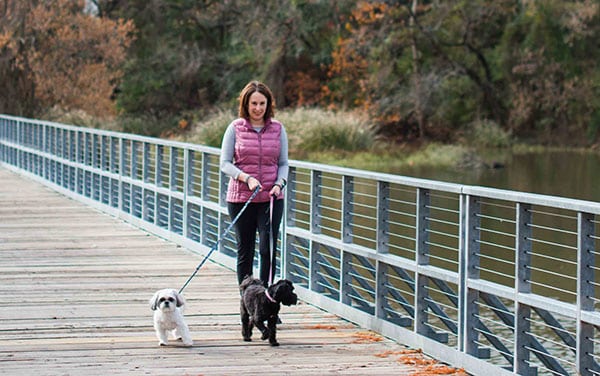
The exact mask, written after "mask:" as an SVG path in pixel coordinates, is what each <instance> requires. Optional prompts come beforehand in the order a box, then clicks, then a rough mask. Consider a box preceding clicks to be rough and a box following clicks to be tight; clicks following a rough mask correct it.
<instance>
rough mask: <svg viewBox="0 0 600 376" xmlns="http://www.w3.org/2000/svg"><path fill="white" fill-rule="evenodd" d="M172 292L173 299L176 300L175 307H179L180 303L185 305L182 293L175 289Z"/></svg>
mask: <svg viewBox="0 0 600 376" xmlns="http://www.w3.org/2000/svg"><path fill="white" fill-rule="evenodd" d="M173 294H175V300H176V301H177V307H181V306H182V305H185V298H184V297H183V295H181V294H180V293H178V292H177V291H176V290H173Z"/></svg>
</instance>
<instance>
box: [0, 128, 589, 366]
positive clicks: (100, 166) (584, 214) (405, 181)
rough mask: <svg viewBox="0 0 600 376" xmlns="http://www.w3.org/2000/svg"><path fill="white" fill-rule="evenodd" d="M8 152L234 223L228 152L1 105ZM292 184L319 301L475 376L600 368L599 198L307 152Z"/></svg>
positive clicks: (26, 163) (66, 176) (161, 209)
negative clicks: (329, 159)
mask: <svg viewBox="0 0 600 376" xmlns="http://www.w3.org/2000/svg"><path fill="white" fill-rule="evenodd" d="M0 164H1V165H2V166H3V167H5V168H9V169H12V170H15V171H19V172H20V173H23V174H26V175H28V176H29V177H31V178H33V179H36V180H38V181H40V182H42V183H44V184H46V185H48V186H50V187H52V188H54V189H56V190H58V191H60V192H62V193H63V194H65V195H68V196H70V197H73V198H75V199H77V200H80V201H83V202H85V203H87V204H89V205H91V206H94V207H96V208H99V209H101V210H103V211H105V212H107V213H110V214H112V215H115V216H117V217H119V218H122V219H124V220H126V221H128V222H131V223H133V224H134V225H136V226H139V227H141V228H143V229H145V230H147V231H149V232H151V233H154V234H156V235H158V236H161V237H164V238H167V239H169V240H172V241H174V242H176V243H178V244H181V245H182V246H185V247H187V248H188V249H190V250H192V251H194V252H198V253H206V252H207V251H208V250H209V249H210V248H211V247H212V246H213V245H214V244H215V242H216V241H217V239H218V236H219V234H221V231H222V229H225V228H226V227H227V225H228V224H229V217H228V215H227V210H226V206H225V192H226V184H227V178H226V177H225V176H224V175H223V174H222V173H221V172H220V170H219V150H218V149H215V148H210V147H204V146H200V145H193V144H186V143H179V142H171V141H166V140H160V139H155V138H148V137H140V136H135V135H130V134H124V133H117V132H108V131H102V130H95V129H89V128H80V127H74V126H68V125H63V124H57V123H51V122H45V121H37V120H30V119H24V118H17V117H11V116H0ZM286 189H287V195H286V215H285V221H284V225H283V231H282V237H281V239H280V242H281V245H282V257H281V266H280V269H279V273H280V275H281V276H284V277H286V278H288V279H291V280H292V281H293V282H294V284H295V285H296V287H297V290H298V292H299V295H300V296H301V297H302V298H303V299H304V300H305V301H307V302H309V303H311V304H314V305H317V306H319V307H322V308H323V309H326V310H328V311H330V312H332V313H334V314H337V315H340V316H342V317H344V318H346V319H348V320H350V321H352V322H355V323H357V324H359V325H361V326H363V327H366V328H369V329H372V330H375V331H377V332H379V333H381V334H383V335H385V336H388V337H390V338H393V339H395V340H398V341H399V342H402V343H405V344H407V345H409V346H412V347H416V348H421V349H422V350H423V351H424V352H425V353H427V354H430V355H432V356H434V357H436V358H438V359H440V360H442V361H445V362H448V363H450V364H452V365H454V366H458V367H462V368H464V369H465V370H466V371H468V372H470V373H472V374H481V375H484V374H486V375H490V374H493V375H499V374H513V373H516V374H521V375H536V374H538V375H539V374H548V375H572V374H581V375H598V374H600V367H599V365H598V356H599V354H597V352H596V351H595V348H596V343H598V338H599V337H598V330H599V327H600V313H599V312H598V306H599V303H600V299H599V297H598V293H597V289H596V287H597V285H598V283H599V282H600V281H599V277H598V274H599V273H598V272H597V269H598V266H597V265H596V263H595V261H596V257H595V256H596V254H597V250H596V248H597V247H596V244H597V240H598V236H597V235H596V234H597V233H598V227H599V226H600V221H598V219H597V215H599V214H600V204H599V203H596V202H588V201H581V200H572V199H564V198H559V197H552V196H543V195H536V194H530V193H522V192H515V191H507V190H498V189H490V188H484V187H477V186H466V185H459V184H449V183H443V182H438V181H432V180H424V179H415V178H408V177H402V176H396V175H389V174H380V173H374V172H367V171H362V170H355V169H346V168H339V167H333V166H327V165H322V164H313V163H304V162H299V161H291V162H290V179H289V184H288V187H287V188H286ZM212 258H213V259H214V260H215V261H217V262H220V263H222V264H224V265H227V266H229V267H231V268H234V267H235V244H234V242H233V236H229V237H227V238H226V239H223V241H222V242H221V243H220V245H219V248H218V251H217V252H215V253H213V257H212ZM184 277H185V276H182V278H184Z"/></svg>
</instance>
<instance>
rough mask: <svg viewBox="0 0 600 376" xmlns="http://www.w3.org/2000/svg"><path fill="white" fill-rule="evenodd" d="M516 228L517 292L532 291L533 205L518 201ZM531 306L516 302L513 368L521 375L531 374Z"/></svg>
mask: <svg viewBox="0 0 600 376" xmlns="http://www.w3.org/2000/svg"><path fill="white" fill-rule="evenodd" d="M516 210H517V213H516V230H515V234H516V235H515V241H516V244H515V250H516V260H515V268H516V270H515V275H516V278H515V292H516V293H530V292H531V282H530V281H531V269H530V265H531V226H529V224H530V223H531V220H532V215H531V205H528V204H523V203H517V207H516ZM530 317H531V307H530V306H528V305H525V304H522V303H520V302H519V301H518V300H517V301H516V302H515V327H514V333H515V344H514V346H515V347H514V351H513V352H514V354H515V357H514V365H513V370H514V371H515V372H516V373H518V374H519V375H530V374H532V372H534V373H535V371H533V370H532V368H531V367H530V366H529V360H530V357H531V352H530V351H529V350H528V348H529V347H530V345H531V343H530V340H529V331H530V327H531V324H530V323H531V320H530Z"/></svg>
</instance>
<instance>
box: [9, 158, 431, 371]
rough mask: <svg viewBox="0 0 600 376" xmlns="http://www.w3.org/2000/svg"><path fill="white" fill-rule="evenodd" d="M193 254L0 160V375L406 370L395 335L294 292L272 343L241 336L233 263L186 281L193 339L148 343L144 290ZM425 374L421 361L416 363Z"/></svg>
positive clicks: (174, 273)
mask: <svg viewBox="0 0 600 376" xmlns="http://www.w3.org/2000/svg"><path fill="white" fill-rule="evenodd" d="M200 259H201V258H200V256H198V255H195V254H193V253H191V252H188V251H187V250H185V249H182V248H181V247H178V246H177V245H175V244H172V243H170V242H167V241H164V240H162V239H158V238H156V237H154V236H149V235H148V234H147V233H145V232H143V231H142V230H139V229H137V228H134V227H132V226H130V225H128V224H126V223H123V222H122V221H120V220H118V219H115V218H112V217H110V216H107V215H104V214H102V213H99V212H97V211H95V210H92V209H90V208H87V207H85V206H84V205H82V204H80V203H78V202H76V201H74V200H71V199H68V198H66V197H63V196H61V195H59V194H57V193H55V192H53V191H51V190H50V189H48V188H46V187H43V186H41V185H39V184H37V183H34V182H32V181H30V180H27V179H26V178H24V177H21V176H19V175H17V174H15V173H13V172H10V171H8V170H5V169H3V168H0V296H2V304H0V371H1V373H2V374H7V375H74V376H78V375H86V376H89V375H125V374H126V375H186V374H189V375H257V374H265V375H269V374H277V375H281V374H289V375H294V374H298V375H324V374H340V375H344V374H347V375H356V374H361V375H389V374H395V375H404V374H406V375H409V374H417V372H424V371H423V369H421V368H419V366H416V365H407V364H404V362H402V361H399V360H398V358H397V356H392V355H390V354H400V353H401V352H402V351H406V350H407V349H406V348H405V347H404V346H402V345H401V344H399V343H396V342H394V341H391V340H390V339H387V338H383V337H381V336H378V335H376V334H374V333H369V332H366V331H365V330H363V329H361V328H359V327H356V326H355V325H353V324H351V323H348V322H347V321H344V320H341V319H340V318H338V317H336V316H334V315H332V314H329V313H327V312H323V311H322V310H320V309H318V308H316V307H313V306H311V305H309V304H306V303H303V302H300V303H299V304H298V305H297V306H294V307H283V308H282V313H281V318H282V321H283V324H282V325H280V326H279V331H278V339H279V341H280V343H281V346H280V347H277V348H272V347H270V346H269V345H268V343H266V342H264V341H261V340H260V339H259V337H258V336H257V335H256V333H255V338H254V341H253V342H244V341H242V339H241V333H240V330H241V326H240V324H239V291H238V288H237V283H236V277H235V274H234V273H233V272H232V271H231V270H228V269H226V268H224V267H222V266H220V265H218V264H215V263H212V262H208V263H207V264H205V266H204V267H203V268H202V270H201V271H200V272H199V273H198V275H197V276H196V277H195V279H194V280H193V281H192V282H191V284H190V285H189V286H188V287H187V288H186V291H185V296H186V299H187V303H188V304H187V310H186V321H187V322H188V325H189V326H190V330H191V332H192V337H193V339H194V341H195V345H194V346H193V347H191V348H185V347H182V346H181V345H180V344H178V343H174V344H173V345H171V346H168V347H159V346H157V340H156V338H155V336H154V332H153V329H152V311H151V310H150V307H149V299H150V298H151V297H152V295H153V293H154V291H156V290H157V289H160V288H166V287H173V288H178V287H179V286H181V285H182V284H183V283H184V282H185V280H186V279H187V278H188V277H189V275H190V274H191V273H192V272H193V271H194V269H195V267H196V265H197V264H198V262H199V261H200ZM422 374H426V372H424V373H422Z"/></svg>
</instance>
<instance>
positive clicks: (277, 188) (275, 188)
mask: <svg viewBox="0 0 600 376" xmlns="http://www.w3.org/2000/svg"><path fill="white" fill-rule="evenodd" d="M280 193H281V187H280V186H279V185H278V184H275V185H274V186H273V188H271V191H270V192H269V194H270V195H271V196H273V197H277V196H279V194H280Z"/></svg>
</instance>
